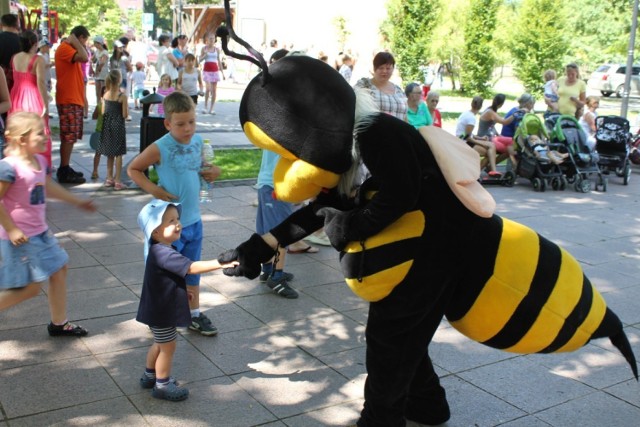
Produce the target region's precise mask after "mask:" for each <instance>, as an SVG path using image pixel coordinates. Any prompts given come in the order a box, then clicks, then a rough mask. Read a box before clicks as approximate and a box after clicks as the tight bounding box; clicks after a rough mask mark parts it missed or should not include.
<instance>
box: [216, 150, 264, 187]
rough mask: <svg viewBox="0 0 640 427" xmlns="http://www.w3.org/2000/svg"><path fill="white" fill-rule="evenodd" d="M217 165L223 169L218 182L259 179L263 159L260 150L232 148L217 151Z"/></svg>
mask: <svg viewBox="0 0 640 427" xmlns="http://www.w3.org/2000/svg"><path fill="white" fill-rule="evenodd" d="M215 154H216V157H215V163H216V165H218V166H219V167H220V169H222V175H220V177H219V178H218V181H221V180H229V179H247V178H257V177H258V171H259V170H260V161H261V159H262V150H260V149H258V148H247V149H241V148H231V149H218V150H215Z"/></svg>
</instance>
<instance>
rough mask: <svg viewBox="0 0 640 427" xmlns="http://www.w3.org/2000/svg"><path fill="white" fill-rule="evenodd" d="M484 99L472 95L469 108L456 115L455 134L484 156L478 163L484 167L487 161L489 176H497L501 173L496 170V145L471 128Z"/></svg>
mask: <svg viewBox="0 0 640 427" xmlns="http://www.w3.org/2000/svg"><path fill="white" fill-rule="evenodd" d="M483 102H484V99H483V98H482V97H481V96H474V97H473V99H472V100H471V110H469V111H465V112H464V113H462V114H460V117H458V123H456V136H458V137H460V138H461V139H463V140H464V141H465V142H466V143H467V144H468V145H469V146H470V147H471V148H473V149H474V150H476V151H477V152H478V154H480V156H484V158H483V159H482V162H481V163H480V166H481V168H484V167H485V166H486V165H487V163H489V176H492V177H499V176H500V175H502V174H501V173H500V172H498V171H497V170H496V146H495V144H494V143H493V142H491V141H490V140H489V138H487V137H477V136H474V135H473V128H475V126H476V115H477V114H478V113H479V112H480V110H481V109H482V103H483Z"/></svg>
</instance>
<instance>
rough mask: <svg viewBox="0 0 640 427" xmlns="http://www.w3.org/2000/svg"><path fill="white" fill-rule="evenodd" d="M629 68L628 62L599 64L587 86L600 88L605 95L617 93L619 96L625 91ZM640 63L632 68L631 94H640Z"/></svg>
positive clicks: (594, 88)
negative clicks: (626, 74)
mask: <svg viewBox="0 0 640 427" xmlns="http://www.w3.org/2000/svg"><path fill="white" fill-rule="evenodd" d="M626 70H627V66H626V64H605V65H601V66H599V67H598V68H597V69H596V70H595V71H594V72H593V73H591V76H590V77H589V80H588V81H587V87H588V88H589V89H593V90H599V91H600V93H602V95H603V96H611V94H613V93H615V94H616V96H617V97H618V98H620V97H622V94H623V92H624V77H625V72H626ZM639 74H640V65H634V66H633V69H632V70H631V84H630V87H629V95H631V96H640V76H639Z"/></svg>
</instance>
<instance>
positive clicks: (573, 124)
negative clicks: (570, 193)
mask: <svg viewBox="0 0 640 427" xmlns="http://www.w3.org/2000/svg"><path fill="white" fill-rule="evenodd" d="M551 142H552V143H555V144H560V145H561V146H562V148H561V150H560V151H562V152H566V153H568V154H569V156H568V158H567V161H565V162H563V163H562V164H561V165H560V169H561V170H562V172H563V173H564V174H565V176H566V177H567V182H569V183H570V184H571V183H572V184H573V185H574V188H575V190H576V191H578V192H581V193H588V192H589V191H591V181H590V180H589V177H590V176H591V175H593V174H595V175H597V180H596V190H599V189H602V191H607V180H606V179H605V178H604V177H603V176H602V173H601V172H600V169H599V168H598V153H597V152H596V151H592V150H591V149H590V148H589V146H588V145H587V136H586V135H585V133H584V130H583V129H582V126H581V125H580V123H578V121H577V120H576V118H575V117H573V116H566V115H562V116H559V117H558V118H557V119H556V120H555V124H554V125H553V131H552V132H551Z"/></svg>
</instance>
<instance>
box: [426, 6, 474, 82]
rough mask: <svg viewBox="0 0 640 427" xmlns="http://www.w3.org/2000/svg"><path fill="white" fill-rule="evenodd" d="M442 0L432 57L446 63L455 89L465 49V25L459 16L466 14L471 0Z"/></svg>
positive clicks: (432, 44) (433, 38) (432, 43)
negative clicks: (461, 22)
mask: <svg viewBox="0 0 640 427" xmlns="http://www.w3.org/2000/svg"><path fill="white" fill-rule="evenodd" d="M441 1H442V2H444V3H443V6H442V12H441V15H440V19H439V20H438V21H437V24H436V25H435V29H434V32H433V36H432V39H431V43H430V44H431V50H432V58H431V59H433V60H435V61H436V62H439V63H441V64H444V65H445V68H446V70H447V72H448V74H449V78H450V79H451V87H452V88H454V89H455V88H456V78H458V74H459V72H460V65H461V60H462V52H463V51H464V27H463V26H462V25H460V19H459V17H460V16H465V14H466V10H467V8H468V7H469V0H441Z"/></svg>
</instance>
